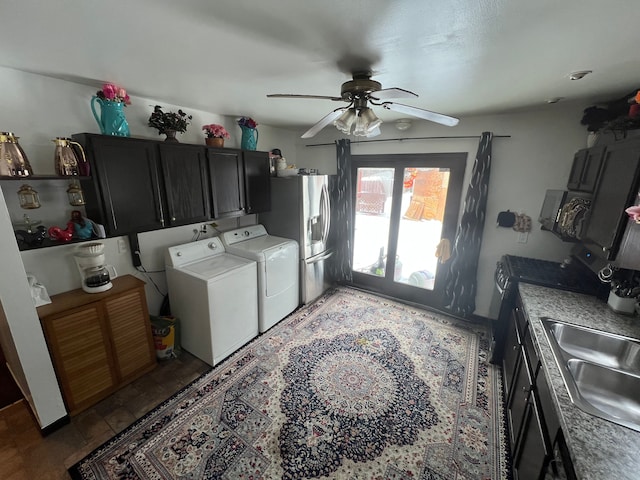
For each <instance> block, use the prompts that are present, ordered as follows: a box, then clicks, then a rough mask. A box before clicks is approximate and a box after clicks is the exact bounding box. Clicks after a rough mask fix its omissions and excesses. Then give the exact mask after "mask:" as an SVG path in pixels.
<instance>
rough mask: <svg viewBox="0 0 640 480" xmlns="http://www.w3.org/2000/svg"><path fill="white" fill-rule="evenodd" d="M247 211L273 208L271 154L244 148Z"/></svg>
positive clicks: (252, 211) (261, 210) (262, 210)
mask: <svg viewBox="0 0 640 480" xmlns="http://www.w3.org/2000/svg"><path fill="white" fill-rule="evenodd" d="M242 155H243V159H244V186H245V192H246V193H245V198H246V208H245V210H246V212H247V213H260V212H268V211H269V210H271V173H270V168H269V154H268V153H267V152H258V151H252V150H243V152H242Z"/></svg>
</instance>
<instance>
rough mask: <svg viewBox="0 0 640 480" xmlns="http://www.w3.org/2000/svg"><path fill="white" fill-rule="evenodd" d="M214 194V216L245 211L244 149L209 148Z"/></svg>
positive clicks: (241, 213) (219, 216)
mask: <svg viewBox="0 0 640 480" xmlns="http://www.w3.org/2000/svg"><path fill="white" fill-rule="evenodd" d="M207 160H208V163H209V175H210V182H211V190H212V194H213V195H212V196H213V216H214V218H225V217H235V216H239V215H244V213H245V193H244V166H243V163H242V151H241V150H233V149H230V148H225V149H215V148H208V149H207Z"/></svg>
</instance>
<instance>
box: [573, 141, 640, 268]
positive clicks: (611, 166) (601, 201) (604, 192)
mask: <svg viewBox="0 0 640 480" xmlns="http://www.w3.org/2000/svg"><path fill="white" fill-rule="evenodd" d="M639 166H640V140H635V139H634V140H630V141H625V142H619V143H614V144H612V145H609V146H607V149H606V152H605V155H604V160H603V163H602V169H601V171H600V175H599V180H598V185H597V187H596V190H595V192H594V195H593V201H592V205H591V214H590V219H589V225H588V226H587V231H586V234H585V238H586V240H587V242H589V243H592V244H595V245H596V247H598V248H600V249H602V252H603V253H604V256H605V257H606V259H608V260H612V259H614V258H615V256H616V253H617V251H618V247H619V246H620V240H621V238H622V235H623V233H624V228H625V226H626V225H627V221H628V216H627V214H626V213H625V209H626V208H627V207H629V206H631V205H633V203H634V200H635V198H636V195H637V193H638V176H639V171H638V170H639V168H638V167H639Z"/></svg>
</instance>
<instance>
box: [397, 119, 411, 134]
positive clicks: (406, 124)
mask: <svg viewBox="0 0 640 480" xmlns="http://www.w3.org/2000/svg"><path fill="white" fill-rule="evenodd" d="M410 128H411V119H410V118H399V119H398V120H396V129H397V130H400V131H401V132H404V131H405V130H409V129H410Z"/></svg>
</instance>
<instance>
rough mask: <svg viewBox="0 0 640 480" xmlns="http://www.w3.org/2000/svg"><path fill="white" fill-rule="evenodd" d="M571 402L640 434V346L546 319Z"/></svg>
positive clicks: (550, 339) (629, 340) (627, 339)
mask: <svg viewBox="0 0 640 480" xmlns="http://www.w3.org/2000/svg"><path fill="white" fill-rule="evenodd" d="M541 320H542V325H543V326H544V331H545V334H546V336H547V339H548V340H549V344H550V345H551V350H552V351H553V354H554V357H555V359H556V362H557V364H558V367H559V368H560V373H561V374H562V378H563V380H564V383H565V385H566V387H567V391H568V392H569V397H570V398H571V401H572V402H573V403H574V404H575V405H576V406H577V407H578V408H580V409H581V410H583V411H585V412H587V413H590V414H592V415H595V416H597V417H600V418H604V419H606V420H609V421H611V422H614V423H617V424H619V425H624V426H626V427H629V428H632V429H633V430H637V431H640V341H639V340H636V339H633V338H628V337H623V336H620V335H614V334H611V333H606V332H601V331H599V330H594V329H591V328H586V327H580V326H577V325H571V324H568V323H565V322H561V321H559V320H554V319H552V318H547V317H543V318H542V319H541Z"/></svg>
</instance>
